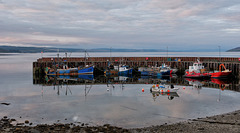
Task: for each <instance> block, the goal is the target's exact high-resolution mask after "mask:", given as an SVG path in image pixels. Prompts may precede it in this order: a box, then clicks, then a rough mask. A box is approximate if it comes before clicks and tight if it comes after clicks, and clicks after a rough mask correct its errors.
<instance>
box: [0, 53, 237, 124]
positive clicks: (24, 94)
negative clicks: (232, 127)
mask: <svg viewBox="0 0 240 133" xmlns="http://www.w3.org/2000/svg"><path fill="white" fill-rule="evenodd" d="M165 54H166V53H164V52H163V53H159V52H158V53H151V52H149V53H139V52H133V53H129V52H128V53H117V52H116V53H115V52H112V53H111V56H120V57H121V56H123V57H124V56H132V57H140V56H144V57H150V56H164V55H165ZM192 54H194V55H195V57H198V56H200V57H201V55H204V56H211V57H217V56H218V53H217V52H216V53H212V52H211V53H201V52H199V53H183V52H182V53H181V52H178V53H171V52H168V57H170V56H180V57H186V56H191V55H192ZM64 55H65V54H64V53H60V56H64ZM69 55H70V54H69ZM89 55H91V56H93V57H96V56H101V57H107V56H109V53H102V52H99V53H89ZM238 55H239V53H228V52H226V53H223V52H222V53H221V56H222V57H223V56H227V57H238ZM53 56H54V57H56V53H43V54H40V53H34V54H29V53H25V54H0V74H1V77H0V84H1V86H0V103H10V105H4V104H0V117H3V116H8V117H10V118H15V119H16V120H17V121H18V122H24V121H25V120H29V121H30V122H32V123H33V124H34V125H36V124H42V123H46V124H53V123H75V124H80V123H88V124H90V125H103V124H106V123H108V124H112V125H116V126H121V127H127V128H131V127H146V126H151V125H160V124H164V123H174V122H178V121H184V120H188V119H193V118H198V117H206V116H212V115H217V114H221V113H227V112H231V111H234V110H239V109H240V101H239V97H240V93H239V92H236V91H231V90H223V91H222V90H221V89H219V88H209V87H204V86H203V87H201V88H196V87H194V86H191V85H190V86H185V85H178V84H174V86H175V87H177V88H179V90H178V91H177V95H178V97H174V98H171V97H170V96H169V95H161V94H158V95H156V94H152V93H150V91H149V89H150V87H151V86H152V85H153V84H146V83H147V82H146V83H144V82H139V83H138V84H127V83H125V82H118V83H109V84H103V83H97V84H94V83H93V84H90V83H86V84H84V83H83V84H33V74H32V62H34V61H36V60H37V58H40V57H53ZM83 56H84V53H72V54H71V57H83ZM126 79H127V78H126ZM140 80H141V81H142V80H143V81H144V80H147V79H139V81H140ZM170 82H171V81H170ZM142 89H144V92H143V91H142Z"/></svg>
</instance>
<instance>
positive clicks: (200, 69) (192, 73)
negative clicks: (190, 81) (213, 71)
mask: <svg viewBox="0 0 240 133" xmlns="http://www.w3.org/2000/svg"><path fill="white" fill-rule="evenodd" d="M184 77H185V78H197V79H209V78H210V77H211V75H210V74H209V73H208V72H206V71H205V69H204V66H203V64H202V62H200V61H199V60H198V59H197V62H195V63H194V64H193V66H189V69H187V70H186V71H185V75H184Z"/></svg>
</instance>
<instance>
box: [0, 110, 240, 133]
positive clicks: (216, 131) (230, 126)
mask: <svg viewBox="0 0 240 133" xmlns="http://www.w3.org/2000/svg"><path fill="white" fill-rule="evenodd" d="M12 123H15V124H12ZM0 132H1V133H8V132H32V133H49V132H53V133H54V132H57V133H65V132H68V133H75V132H82V133H89V132H104V133H112V132H116V133H123V132H126V133H138V132H140V133H153V132H163V133H164V132H166V133H171V132H173V133H175V132H177V133H178V132H183V133H189V132H201V133H202V132H211V133H220V132H221V133H229V132H231V133H239V132H240V110H238V111H234V112H231V113H226V114H222V115H216V116H211V117H206V118H197V119H192V120H188V121H184V122H179V123H175V124H171V125H168V124H167V123H165V124H164V125H159V126H150V127H145V128H133V129H127V128H121V127H116V126H111V125H109V124H105V125H103V126H88V125H87V124H84V123H82V124H81V125H75V124H73V123H70V124H60V123H57V124H53V125H46V124H43V125H37V126H31V122H29V121H28V120H26V121H25V123H16V120H15V119H10V118H8V117H7V116H5V117H3V118H2V119H1V120H0Z"/></svg>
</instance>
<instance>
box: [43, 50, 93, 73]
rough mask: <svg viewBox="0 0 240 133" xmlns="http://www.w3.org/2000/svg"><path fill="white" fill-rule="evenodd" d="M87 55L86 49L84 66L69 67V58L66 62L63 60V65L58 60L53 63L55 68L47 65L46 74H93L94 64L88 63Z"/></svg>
mask: <svg viewBox="0 0 240 133" xmlns="http://www.w3.org/2000/svg"><path fill="white" fill-rule="evenodd" d="M65 54H66V58H67V53H65ZM57 55H58V58H59V53H58V54H57ZM86 56H87V52H86V51H85V62H84V66H79V67H73V68H69V67H68V65H67V59H66V60H64V62H61V66H60V63H59V62H58V64H55V65H53V66H54V67H53V68H50V67H46V69H45V73H46V75H71V76H74V75H93V72H94V66H89V65H86V58H87V57H86Z"/></svg>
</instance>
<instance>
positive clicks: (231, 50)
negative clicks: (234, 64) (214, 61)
mask: <svg viewBox="0 0 240 133" xmlns="http://www.w3.org/2000/svg"><path fill="white" fill-rule="evenodd" d="M227 52H240V47H237V48H233V49H230V50H228V51H227Z"/></svg>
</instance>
